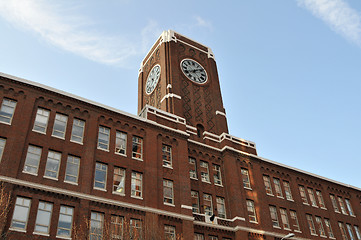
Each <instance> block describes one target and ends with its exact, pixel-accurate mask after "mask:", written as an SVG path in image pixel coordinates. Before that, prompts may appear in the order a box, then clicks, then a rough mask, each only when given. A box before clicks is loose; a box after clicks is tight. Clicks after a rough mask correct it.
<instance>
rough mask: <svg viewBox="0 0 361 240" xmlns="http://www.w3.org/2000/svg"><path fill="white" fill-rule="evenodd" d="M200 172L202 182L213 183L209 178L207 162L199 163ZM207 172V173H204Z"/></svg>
mask: <svg viewBox="0 0 361 240" xmlns="http://www.w3.org/2000/svg"><path fill="white" fill-rule="evenodd" d="M199 166H200V171H201V179H202V182H206V183H211V180H210V178H209V165H208V163H207V162H205V161H200V162H199ZM204 170H206V171H204Z"/></svg>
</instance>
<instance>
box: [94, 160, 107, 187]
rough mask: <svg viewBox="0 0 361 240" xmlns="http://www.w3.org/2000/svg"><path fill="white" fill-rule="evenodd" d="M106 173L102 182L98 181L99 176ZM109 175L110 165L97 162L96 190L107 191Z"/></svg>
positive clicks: (95, 169)
mask: <svg viewBox="0 0 361 240" xmlns="http://www.w3.org/2000/svg"><path fill="white" fill-rule="evenodd" d="M101 173H104V175H105V177H104V179H103V180H102V181H97V180H96V178H97V175H98V174H101ZM107 173H108V165H107V164H104V163H101V162H96V163H95V168H94V189H98V190H103V191H104V190H106V188H107V175H108V174H107ZM96 184H98V185H104V187H99V186H96Z"/></svg>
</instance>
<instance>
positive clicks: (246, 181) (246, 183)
mask: <svg viewBox="0 0 361 240" xmlns="http://www.w3.org/2000/svg"><path fill="white" fill-rule="evenodd" d="M241 176H242V184H243V188H245V189H248V190H252V187H251V179H250V176H249V171H248V169H246V168H241Z"/></svg>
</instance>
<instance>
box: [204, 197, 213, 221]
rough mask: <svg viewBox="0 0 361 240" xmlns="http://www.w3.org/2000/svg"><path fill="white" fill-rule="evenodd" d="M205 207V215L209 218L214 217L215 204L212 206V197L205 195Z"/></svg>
mask: <svg viewBox="0 0 361 240" xmlns="http://www.w3.org/2000/svg"><path fill="white" fill-rule="evenodd" d="M203 205H204V213H205V214H206V215H208V216H212V215H213V204H212V195H210V194H206V193H205V194H203Z"/></svg>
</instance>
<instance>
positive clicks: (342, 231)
mask: <svg viewBox="0 0 361 240" xmlns="http://www.w3.org/2000/svg"><path fill="white" fill-rule="evenodd" d="M338 227H339V228H340V231H341V236H342V239H343V240H348V238H347V232H346V229H345V226H344V225H343V223H342V222H338Z"/></svg>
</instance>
